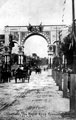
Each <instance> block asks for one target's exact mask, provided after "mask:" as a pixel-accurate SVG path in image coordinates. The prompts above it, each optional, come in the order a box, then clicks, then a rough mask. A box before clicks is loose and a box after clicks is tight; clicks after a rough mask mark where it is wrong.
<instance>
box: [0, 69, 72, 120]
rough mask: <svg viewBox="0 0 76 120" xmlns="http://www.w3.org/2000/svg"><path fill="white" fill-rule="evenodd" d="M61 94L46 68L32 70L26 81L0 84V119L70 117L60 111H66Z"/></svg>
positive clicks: (23, 119) (38, 119) (66, 102)
mask: <svg viewBox="0 0 76 120" xmlns="http://www.w3.org/2000/svg"><path fill="white" fill-rule="evenodd" d="M62 96H63V92H62V91H59V89H58V86H56V83H55V81H54V80H53V78H52V76H51V74H50V72H49V71H42V73H41V74H36V73H34V72H32V74H31V77H30V82H29V83H28V82H27V80H26V81H25V83H22V82H21V81H18V83H15V80H11V82H10V83H3V84H0V120H73V119H71V118H70V117H65V118H64V117H62V115H61V114H62V113H65V112H68V111H69V99H68V98H63V97H62Z"/></svg>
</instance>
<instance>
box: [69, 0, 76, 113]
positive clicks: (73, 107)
mask: <svg viewBox="0 0 76 120" xmlns="http://www.w3.org/2000/svg"><path fill="white" fill-rule="evenodd" d="M74 5H75V4H74V0H72V34H73V35H72V37H73V39H72V40H74V42H75V49H76V40H75V36H76V35H75V8H74ZM75 49H74V51H73V64H72V70H73V73H71V74H70V112H75V113H76V81H75V79H76V50H75Z"/></svg>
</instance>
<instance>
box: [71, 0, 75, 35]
mask: <svg viewBox="0 0 76 120" xmlns="http://www.w3.org/2000/svg"><path fill="white" fill-rule="evenodd" d="M74 5H75V4H74V0H72V21H73V25H72V32H74V34H75V8H74Z"/></svg>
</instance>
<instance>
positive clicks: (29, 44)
mask: <svg viewBox="0 0 76 120" xmlns="http://www.w3.org/2000/svg"><path fill="white" fill-rule="evenodd" d="M47 46H48V43H47V41H46V40H45V38H43V37H42V36H39V35H32V36H30V37H28V38H27V40H26V41H25V42H24V54H25V55H30V56H31V55H32V54H33V53H36V54H37V55H38V56H39V57H42V58H43V57H48V53H47V51H48V47H47Z"/></svg>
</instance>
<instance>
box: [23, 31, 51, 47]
mask: <svg viewBox="0 0 76 120" xmlns="http://www.w3.org/2000/svg"><path fill="white" fill-rule="evenodd" d="M33 35H39V36H41V37H43V38H44V39H45V40H46V41H47V43H48V44H51V42H50V38H49V36H48V33H44V32H41V33H40V32H30V33H27V34H26V35H25V37H24V38H23V39H22V41H21V44H22V45H23V44H24V43H25V41H26V40H27V39H28V38H29V37H31V36H33Z"/></svg>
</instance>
